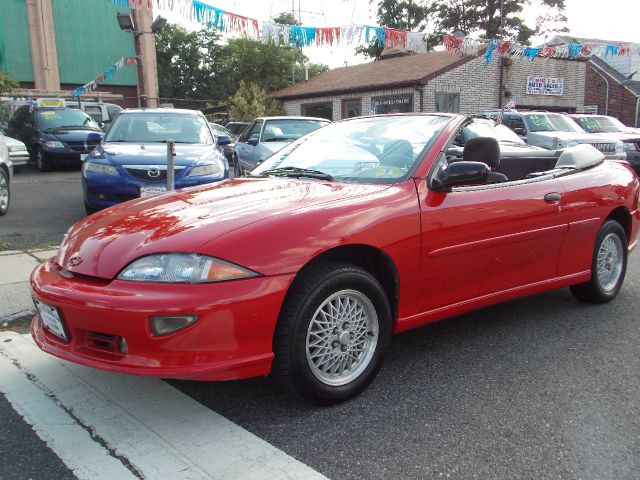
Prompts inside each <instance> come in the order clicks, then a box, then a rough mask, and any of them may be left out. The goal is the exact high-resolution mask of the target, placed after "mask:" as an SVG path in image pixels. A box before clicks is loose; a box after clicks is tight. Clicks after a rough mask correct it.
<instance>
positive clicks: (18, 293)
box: [0, 247, 58, 327]
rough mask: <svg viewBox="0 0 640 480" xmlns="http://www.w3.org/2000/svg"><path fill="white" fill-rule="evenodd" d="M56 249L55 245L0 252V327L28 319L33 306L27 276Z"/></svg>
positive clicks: (29, 319)
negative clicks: (45, 247) (46, 247)
mask: <svg viewBox="0 0 640 480" xmlns="http://www.w3.org/2000/svg"><path fill="white" fill-rule="evenodd" d="M57 253H58V249H57V247H51V248H50V249H47V250H27V251H22V250H7V251H4V252H0V327H7V326H10V325H14V324H18V323H27V322H30V321H31V317H33V315H34V313H35V308H34V306H33V301H32V300H31V293H30V291H29V276H30V275H31V272H32V271H33V269H34V268H35V267H36V266H37V265H38V264H39V263H40V262H42V261H44V260H46V259H47V258H50V257H53V256H55V255H56V254H57Z"/></svg>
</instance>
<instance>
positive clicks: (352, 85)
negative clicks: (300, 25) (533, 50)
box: [273, 49, 586, 120]
mask: <svg viewBox="0 0 640 480" xmlns="http://www.w3.org/2000/svg"><path fill="white" fill-rule="evenodd" d="M484 51H485V50H484V49H481V50H480V51H479V54H478V56H460V54H456V53H449V52H429V53H423V54H413V55H404V56H396V57H392V58H384V59H382V60H378V61H374V62H370V63H365V64H361V65H354V66H351V67H343V68H336V69H334V70H329V71H328V72H324V73H322V74H320V75H318V76H316V77H313V78H311V79H309V80H307V81H304V82H298V83H296V84H294V85H291V86H289V87H287V88H284V89H282V90H278V91H277V92H274V93H273V97H274V98H276V99H278V100H281V101H282V102H283V105H284V108H285V111H286V113H287V114H288V115H309V116H320V117H324V118H328V119H331V120H339V119H342V118H349V117H354V116H359V115H366V114H368V113H370V112H373V113H388V112H390V111H397V112H434V111H436V112H458V113H463V114H475V113H478V112H480V111H482V110H488V109H495V108H498V106H499V105H500V104H501V103H502V104H504V103H505V102H506V101H507V100H508V99H509V98H511V97H512V96H515V97H516V102H517V106H518V107H519V108H536V109H545V110H558V111H566V112H575V111H581V110H582V109H583V107H584V87H585V63H586V62H584V61H577V60H567V59H536V60H534V61H530V60H528V59H524V58H519V59H509V58H505V61H504V63H503V65H504V66H503V67H502V70H503V71H502V77H503V78H502V85H503V88H502V92H500V68H501V67H500V58H499V57H498V56H497V53H496V54H495V56H494V59H493V61H492V62H491V63H490V64H489V65H486V66H485V57H484ZM541 78H542V79H553V80H554V82H555V84H556V85H559V88H556V89H555V90H554V91H553V92H552V94H549V93H548V92H544V94H543V92H541V91H536V90H535V89H534V88H531V81H532V80H531V79H541Z"/></svg>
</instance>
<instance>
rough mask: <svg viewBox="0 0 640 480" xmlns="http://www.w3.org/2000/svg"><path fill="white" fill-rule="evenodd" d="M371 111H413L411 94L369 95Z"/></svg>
mask: <svg viewBox="0 0 640 480" xmlns="http://www.w3.org/2000/svg"><path fill="white" fill-rule="evenodd" d="M371 112H372V113H408V112H413V95H411V94H409V95H392V96H388V97H371Z"/></svg>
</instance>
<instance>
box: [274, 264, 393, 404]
mask: <svg viewBox="0 0 640 480" xmlns="http://www.w3.org/2000/svg"><path fill="white" fill-rule="evenodd" d="M292 289H293V290H292V292H291V293H290V295H289V296H288V298H287V301H286V302H285V306H284V307H283V310H282V313H281V315H280V319H279V320H278V326H277V328H276V333H275V337H274V352H275V360H274V366H273V375H274V377H275V378H276V379H277V380H278V381H279V382H280V383H281V384H282V385H283V386H284V387H285V389H287V390H288V391H289V392H291V393H294V394H296V395H301V396H303V397H304V398H306V399H308V400H310V401H312V402H314V403H318V404H324V405H327V404H333V403H339V402H343V401H345V400H348V399H349V398H352V397H354V396H355V395H357V394H359V393H360V392H362V391H363V390H364V389H365V388H366V387H367V386H368V385H369V384H370V383H371V382H372V381H373V379H374V378H375V377H376V375H377V373H378V370H379V369H380V366H381V365H382V359H383V355H384V351H385V349H386V346H387V343H388V340H389V337H390V334H391V311H390V308H389V302H388V300H387V297H386V295H385V292H384V290H383V288H382V286H381V285H380V283H379V282H378V281H377V280H376V279H375V278H374V277H373V276H372V275H371V274H370V273H369V272H367V271H366V270H363V269H361V268H359V267H356V266H353V265H349V264H343V263H337V262H335V263H333V262H332V263H327V264H324V265H322V266H318V267H316V268H314V269H313V270H311V271H310V272H307V273H306V274H303V276H302V277H301V278H299V279H297V281H296V282H295V284H294V285H293V286H292Z"/></svg>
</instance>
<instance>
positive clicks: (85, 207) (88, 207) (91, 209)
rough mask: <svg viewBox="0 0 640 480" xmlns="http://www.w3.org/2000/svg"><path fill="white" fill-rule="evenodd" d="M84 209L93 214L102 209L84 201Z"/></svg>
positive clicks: (88, 213)
mask: <svg viewBox="0 0 640 480" xmlns="http://www.w3.org/2000/svg"><path fill="white" fill-rule="evenodd" d="M84 211H85V212H87V215H91V214H92V213H96V212H98V211H100V209H99V208H94V207H92V206H91V205H89V204H88V203H87V202H84Z"/></svg>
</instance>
